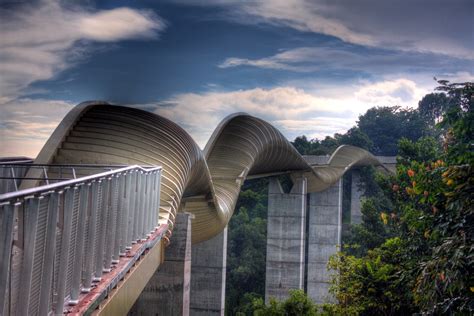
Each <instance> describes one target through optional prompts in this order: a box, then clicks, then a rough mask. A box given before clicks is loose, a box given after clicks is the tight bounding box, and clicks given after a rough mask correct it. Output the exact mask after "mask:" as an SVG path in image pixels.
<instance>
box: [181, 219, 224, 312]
mask: <svg viewBox="0 0 474 316" xmlns="http://www.w3.org/2000/svg"><path fill="white" fill-rule="evenodd" d="M226 259H227V227H226V228H225V229H224V230H223V231H222V232H221V233H220V234H219V235H217V236H216V237H214V238H212V239H210V240H208V241H205V242H201V243H199V244H196V245H193V249H192V265H191V271H192V273H191V274H192V276H191V304H190V314H191V316H201V315H202V316H211V315H215V316H219V315H221V316H224V307H225V276H226Z"/></svg>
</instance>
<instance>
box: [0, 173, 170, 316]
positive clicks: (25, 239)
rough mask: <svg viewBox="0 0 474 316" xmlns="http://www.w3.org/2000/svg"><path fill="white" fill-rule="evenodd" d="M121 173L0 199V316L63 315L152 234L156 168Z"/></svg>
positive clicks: (156, 205) (157, 188) (155, 223)
mask: <svg viewBox="0 0 474 316" xmlns="http://www.w3.org/2000/svg"><path fill="white" fill-rule="evenodd" d="M94 166H96V165H94ZM107 167H111V168H113V167H114V166H107ZM120 167H121V168H119V169H116V170H111V171H107V172H102V173H98V174H94V175H90V176H85V177H81V178H77V179H71V180H66V181H62V182H58V183H52V184H48V185H43V186H39V187H34V188H30V189H25V190H21V191H16V192H10V193H6V194H2V195H0V258H2V260H1V261H0V314H17V315H26V314H40V315H46V314H48V313H51V312H53V313H55V314H62V313H63V310H64V306H65V305H68V304H69V305H75V304H77V303H78V300H79V296H80V293H87V292H89V291H90V290H91V288H92V287H93V284H94V282H99V281H100V280H101V278H102V274H103V273H107V272H109V271H110V269H111V267H112V265H113V264H116V263H118V262H119V258H120V256H124V255H125V253H126V251H127V249H130V246H131V245H132V243H134V242H136V241H137V240H145V239H146V238H147V237H148V236H150V235H149V234H150V233H151V232H154V231H155V230H156V229H157V228H158V215H159V214H158V209H159V192H160V182H161V178H160V177H161V171H162V169H161V167H150V168H144V167H141V166H138V165H133V166H128V167H123V166H120ZM40 218H41V219H42V221H40ZM72 238H74V239H72ZM38 247H42V248H38ZM40 250H41V251H40ZM38 269H40V270H38ZM38 271H39V273H38ZM38 276H39V277H38ZM33 277H35V278H33ZM38 278H39V280H40V281H38ZM38 282H39V283H38ZM38 289H39V290H38Z"/></svg>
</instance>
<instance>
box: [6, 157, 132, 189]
mask: <svg viewBox="0 0 474 316" xmlns="http://www.w3.org/2000/svg"><path fill="white" fill-rule="evenodd" d="M123 167H126V166H124V165H98V164H94V165H89V164H34V163H32V161H1V162H0V194H4V193H8V192H13V191H18V190H19V189H20V186H21V183H22V181H23V180H25V181H37V184H38V185H45V184H51V183H56V182H61V181H65V180H70V179H77V178H80V177H84V176H88V175H91V174H97V173H100V172H104V171H111V170H115V169H119V168H123ZM29 170H35V171H37V172H35V176H31V175H29V174H28V171H29Z"/></svg>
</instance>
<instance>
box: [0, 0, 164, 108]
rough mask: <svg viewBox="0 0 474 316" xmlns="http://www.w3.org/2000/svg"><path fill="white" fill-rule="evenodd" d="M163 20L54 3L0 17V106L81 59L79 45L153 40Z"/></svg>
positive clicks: (24, 7) (147, 14) (133, 12)
mask: <svg viewBox="0 0 474 316" xmlns="http://www.w3.org/2000/svg"><path fill="white" fill-rule="evenodd" d="M164 28H165V22H164V21H163V20H162V19H160V18H159V17H158V16H156V15H154V14H153V13H152V12H151V11H147V10H135V9H130V8H117V9H111V10H103V11H95V12H92V11H88V10H84V9H81V8H79V7H65V6H63V5H62V4H60V2H59V1H57V0H43V1H39V3H37V4H36V5H26V4H25V5H22V8H21V9H20V10H4V11H3V12H1V15H0V72H1V73H2V75H1V76H0V104H1V103H4V102H8V101H10V100H12V99H14V98H16V97H18V96H20V95H21V94H22V93H23V92H24V89H25V88H27V87H28V86H29V85H30V84H31V83H33V82H35V81H38V80H46V79H51V78H52V77H54V75H56V74H57V73H58V72H60V71H62V70H64V69H66V68H67V67H69V66H71V64H72V63H73V62H74V60H75V59H77V57H78V56H79V57H80V56H81V54H82V52H83V50H84V46H83V45H82V47H78V45H77V43H79V42H81V41H82V42H84V41H89V42H91V41H95V42H114V41H120V40H125V39H137V38H153V37H156V36H157V34H158V32H159V31H161V30H163V29H164Z"/></svg>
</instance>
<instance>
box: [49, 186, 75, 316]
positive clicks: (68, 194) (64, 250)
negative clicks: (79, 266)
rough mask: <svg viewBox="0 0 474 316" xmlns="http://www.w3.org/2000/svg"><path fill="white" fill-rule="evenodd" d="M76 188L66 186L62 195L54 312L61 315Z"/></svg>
mask: <svg viewBox="0 0 474 316" xmlns="http://www.w3.org/2000/svg"><path fill="white" fill-rule="evenodd" d="M76 191H77V188H76V187H72V188H66V189H65V196H64V204H63V206H62V208H61V211H62V213H63V218H64V223H63V229H62V232H61V235H62V237H61V253H60V254H57V255H59V256H60V258H59V267H57V269H59V271H58V288H57V298H56V306H55V309H54V310H55V314H56V315H62V314H63V310H64V297H65V291H66V289H65V288H66V273H67V268H68V259H69V255H70V251H69V244H70V238H71V226H72V212H73V209H74V195H75V194H76Z"/></svg>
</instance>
